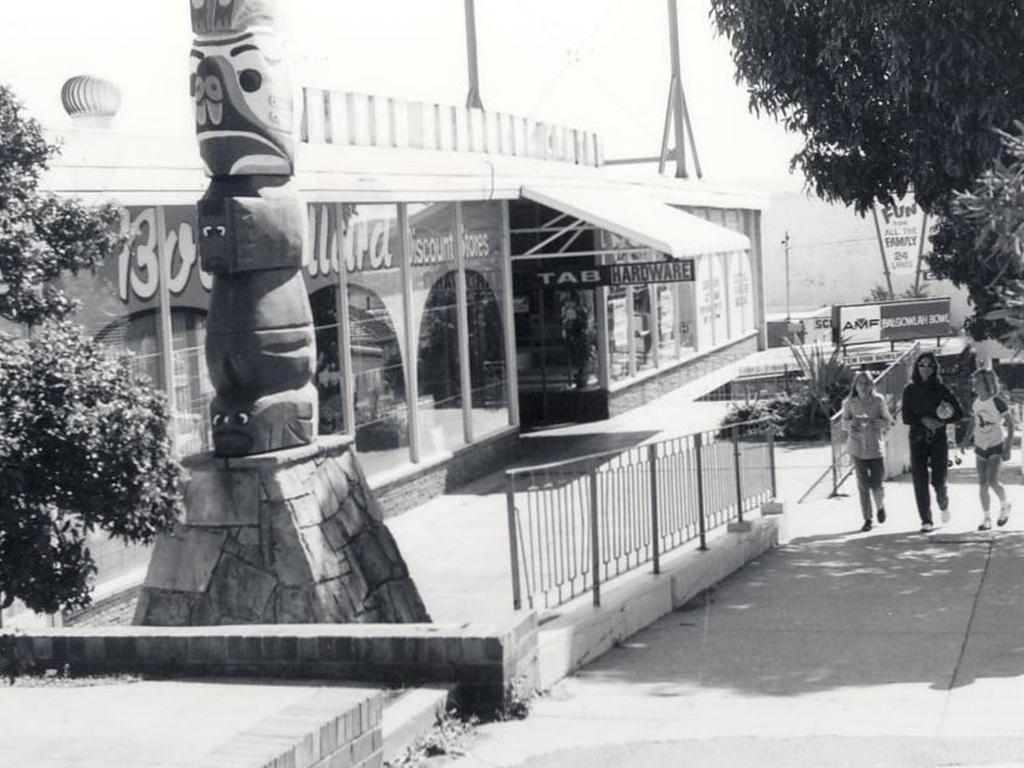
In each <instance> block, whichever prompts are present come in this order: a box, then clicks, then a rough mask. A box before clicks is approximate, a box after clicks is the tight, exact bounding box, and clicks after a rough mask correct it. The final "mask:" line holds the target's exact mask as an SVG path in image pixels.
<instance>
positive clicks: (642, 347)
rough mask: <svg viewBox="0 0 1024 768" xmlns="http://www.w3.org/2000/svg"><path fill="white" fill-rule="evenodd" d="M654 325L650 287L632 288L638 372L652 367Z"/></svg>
mask: <svg viewBox="0 0 1024 768" xmlns="http://www.w3.org/2000/svg"><path fill="white" fill-rule="evenodd" d="M654 323H655V318H654V317H653V313H652V311H651V286H649V285H635V286H633V337H634V339H635V343H634V345H633V349H634V354H635V355H636V369H637V370H638V371H645V370H647V369H649V368H653V367H654V333H653V328H654Z"/></svg>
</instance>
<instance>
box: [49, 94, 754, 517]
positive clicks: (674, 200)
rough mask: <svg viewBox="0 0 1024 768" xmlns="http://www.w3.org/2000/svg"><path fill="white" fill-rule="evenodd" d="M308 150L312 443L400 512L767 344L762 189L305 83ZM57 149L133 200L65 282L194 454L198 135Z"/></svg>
mask: <svg viewBox="0 0 1024 768" xmlns="http://www.w3.org/2000/svg"><path fill="white" fill-rule="evenodd" d="M301 137H302V145H301V147H300V148H299V151H298V168H297V174H296V177H297V181H298V184H299V187H300V189H301V191H302V193H303V195H304V197H305V203H306V208H307V212H308V233H309V234H308V250H307V254H306V258H305V265H304V266H305V269H304V274H305V278H306V284H307V287H308V290H309V296H310V300H311V303H312V306H313V313H314V323H315V326H316V340H317V348H318V352H317V355H318V360H317V374H316V385H317V388H318V390H319V394H320V432H321V434H333V433H348V434H353V435H354V437H355V445H356V449H357V451H358V454H359V458H360V461H361V462H362V464H363V466H364V468H365V470H366V472H367V475H368V477H369V479H370V482H371V484H373V485H374V486H375V488H376V489H377V493H378V495H380V497H381V499H382V501H383V502H384V507H385V509H386V510H388V512H389V513H395V512H398V511H400V510H401V509H403V508H405V507H407V506H408V504H409V503H410V500H411V499H421V498H423V493H424V491H425V490H427V491H428V492H430V491H431V490H434V491H436V490H438V489H441V488H444V487H450V486H451V485H453V484H457V483H458V482H460V481H462V480H465V479H467V478H469V477H471V476H474V475H478V474H480V473H481V472H484V471H486V470H488V469H490V468H493V467H494V466H495V465H496V464H497V463H498V462H500V461H501V460H502V459H504V458H505V457H507V455H508V453H509V451H510V450H511V449H512V447H513V443H514V440H515V436H516V434H517V432H518V430H519V428H520V426H526V427H531V426H535V425H539V424H545V423H552V422H555V421H558V422H562V421H566V420H583V419H600V418H604V417H607V416H608V415H609V414H610V413H616V412H619V411H621V410H623V409H626V408H629V407H631V406H632V405H633V404H636V403H638V402H643V401H646V400H647V399H649V398H650V397H651V396H652V395H654V394H656V393H658V392H662V391H666V390H668V389H671V388H673V387H675V386H678V384H679V383H680V382H681V381H683V380H685V379H686V378H688V377H690V376H693V375H696V373H697V372H698V371H704V370H706V369H707V368H708V367H709V366H716V365H720V364H723V363H725V362H727V361H729V360H732V359H735V358H736V357H737V356H741V355H744V354H747V353H749V352H751V351H754V350H756V349H757V348H759V346H763V345H764V331H765V319H764V318H765V313H764V288H763V286H764V280H763V264H762V259H761V247H760V219H761V210H760V208H761V202H760V201H759V200H758V199H757V198H756V197H754V196H751V195H746V194H742V193H736V192H730V191H727V190H722V189H718V188H716V187H715V186H714V185H711V184H709V183H707V182H705V181H689V180H678V179H669V178H666V177H661V176H657V175H655V174H653V173H651V174H650V175H649V176H645V177H637V176H635V175H633V176H626V175H622V174H621V172H620V173H616V172H615V171H614V169H613V168H611V167H602V155H601V143H600V140H599V137H597V136H596V135H594V134H592V133H586V132H583V131H579V130H573V129H569V128H564V127H560V126H554V125H549V124H544V123H537V122H534V121H530V120H525V119H520V118H515V117H512V116H509V115H504V114H495V113H491V112H485V111H483V110H480V109H468V108H464V107H449V106H442V105H437V104H427V103H409V102H403V101H398V100H395V99H389V98H380V97H373V96H367V95H359V94H352V93H338V92H327V91H319V90H313V89H305V90H303V91H302V124H301ZM56 138H59V140H60V141H61V142H62V144H63V151H62V153H61V155H60V157H59V159H58V160H57V161H56V162H55V163H54V166H53V168H52V171H51V173H50V174H49V175H48V176H47V178H46V180H45V183H46V186H47V187H48V188H50V189H52V190H55V191H57V192H59V193H60V194H66V195H74V196H77V197H81V198H83V199H85V200H86V201H94V202H100V201H105V202H106V201H113V202H116V203H118V204H119V205H121V206H123V210H124V223H125V227H126V229H127V230H128V232H129V233H130V241H129V243H128V245H127V247H126V248H125V249H124V251H122V252H121V253H120V254H117V255H116V256H114V257H112V258H110V259H109V260H108V261H107V262H106V263H105V264H104V265H103V267H102V268H101V269H100V270H99V271H98V272H97V274H95V275H89V276H83V277H79V278H76V279H75V280H73V281H71V282H70V283H69V287H70V289H71V291H72V292H73V293H74V295H76V296H77V297H78V298H79V299H81V303H82V307H81V311H80V313H79V316H78V318H77V319H78V321H79V322H80V323H81V324H82V325H84V326H85V327H86V328H87V330H88V332H89V333H90V334H91V335H93V336H94V337H95V338H96V339H97V340H99V341H102V342H103V343H104V344H106V345H107V346H108V347H109V348H110V350H111V351H112V353H115V354H128V355H130V356H131V357H132V359H133V360H134V361H135V362H136V364H137V365H138V367H139V369H141V370H142V371H144V372H145V373H147V374H148V375H149V376H150V378H151V379H152V380H153V381H154V382H155V383H156V385H157V386H160V387H162V388H163V389H164V390H165V391H166V392H167V394H168V398H169V402H170V404H171V408H172V410H173V419H174V430H173V432H174V436H175V440H176V443H177V448H178V451H179V453H180V454H181V455H183V456H185V455H188V454H191V453H195V452H199V451H205V450H207V449H209V447H210V443H209V440H210V438H209V434H210V429H209V415H208V412H207V411H208V401H209V399H210V397H211V395H212V390H211V385H210V382H209V379H208V376H207V373H206V366H205V361H204V355H203V341H204V327H205V317H206V312H207V309H208V303H209V299H210V288H211V284H212V279H211V276H210V275H207V274H205V273H204V272H203V271H202V270H201V269H200V263H199V259H198V254H197V252H196V218H195V202H196V200H197V199H198V197H199V196H200V195H201V194H202V192H203V190H204V188H205V186H206V184H207V179H206V177H205V176H204V174H203V172H202V169H201V167H200V163H199V157H198V153H197V151H196V147H195V141H194V139H190V138H189V137H182V138H180V139H178V138H174V137H167V136H151V137H148V136H140V135H126V134H123V133H120V132H117V131H114V130H110V129H103V128H84V127H83V128H73V129H72V130H70V131H66V132H62V133H61V134H60V135H59V136H58V137H56ZM425 485H426V486H429V489H425V488H424V486H425Z"/></svg>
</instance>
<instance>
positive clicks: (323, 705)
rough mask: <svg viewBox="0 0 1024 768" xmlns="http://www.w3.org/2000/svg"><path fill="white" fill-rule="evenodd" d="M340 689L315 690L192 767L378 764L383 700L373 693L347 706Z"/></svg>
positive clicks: (367, 767) (366, 767) (363, 767)
mask: <svg viewBox="0 0 1024 768" xmlns="http://www.w3.org/2000/svg"><path fill="white" fill-rule="evenodd" d="M350 698H351V696H350V695H346V693H345V692H343V691H338V690H333V691H332V690H325V691H320V692H318V693H316V694H314V695H313V696H310V697H309V698H308V699H306V700H304V701H301V702H298V703H297V704H293V705H291V706H289V707H285V708H284V709H282V710H281V711H280V712H278V713H276V714H274V715H272V716H271V717H268V718H266V719H265V720H263V721H262V722H259V723H257V724H256V725H254V726H253V727H252V728H249V729H248V730H246V731H243V732H242V733H239V734H238V735H237V736H235V737H234V738H233V739H231V740H230V741H228V742H227V743H226V744H223V745H222V746H220V747H218V748H217V749H215V750H214V751H213V752H211V753H210V754H208V755H207V756H206V757H205V758H203V759H202V760H201V761H199V762H198V763H196V764H195V768H224V767H225V766H244V768H278V767H279V766H289V767H290V768H333V767H334V766H345V767H346V768H379V766H381V765H383V762H384V735H383V729H382V727H381V723H382V719H383V710H384V707H383V703H382V700H381V695H380V694H379V693H375V694H373V695H372V696H370V697H369V698H367V699H364V700H363V701H360V702H358V703H355V704H352V703H351V702H348V701H346V699H350Z"/></svg>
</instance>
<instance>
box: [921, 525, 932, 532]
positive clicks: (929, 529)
mask: <svg viewBox="0 0 1024 768" xmlns="http://www.w3.org/2000/svg"><path fill="white" fill-rule="evenodd" d="M934 530H935V526H934V525H932V524H931V523H922V524H921V533H931V532H932V531H934Z"/></svg>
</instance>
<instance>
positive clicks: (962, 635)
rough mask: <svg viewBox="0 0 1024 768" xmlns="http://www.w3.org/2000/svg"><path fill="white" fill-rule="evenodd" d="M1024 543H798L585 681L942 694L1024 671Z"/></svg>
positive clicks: (895, 537)
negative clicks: (927, 689)
mask: <svg viewBox="0 0 1024 768" xmlns="http://www.w3.org/2000/svg"><path fill="white" fill-rule="evenodd" d="M1022 585H1024V534H1022V533H1018V532H1000V533H999V534H976V533H963V534H952V533H951V534H946V535H937V536H932V537H922V536H921V535H920V534H909V533H902V534H892V535H877V536H866V537H865V536H856V537H853V536H849V535H821V536H809V537H806V538H803V539H797V540H794V541H793V542H792V543H791V544H789V545H787V546H786V547H784V548H781V549H778V550H775V551H773V552H771V553H769V554H767V555H765V556H763V557H761V558H760V559H759V560H756V561H754V562H752V563H751V564H750V565H748V566H747V567H746V568H745V569H743V570H741V571H739V572H738V573H736V574H734V575H733V576H731V577H730V578H728V579H727V580H725V581H723V582H721V583H720V584H719V585H718V586H717V587H716V588H715V589H714V590H712V591H709V592H706V593H704V594H702V595H700V596H698V597H697V598H695V599H694V600H693V601H691V602H690V603H689V604H687V605H686V606H683V608H681V609H679V610H677V611H676V612H674V613H672V614H670V615H668V616H667V617H665V618H663V619H662V620H660V621H659V622H657V623H656V624H654V625H652V626H651V627H650V628H648V629H647V630H645V631H643V632H641V633H639V634H637V635H635V636H633V637H632V638H630V639H629V640H628V641H626V642H624V643H623V644H622V645H621V646H620V647H619V648H617V649H615V650H613V651H612V652H610V653H608V654H606V655H605V656H604V657H602V658H601V659H599V660H598V661H597V662H595V663H594V664H592V665H590V666H589V667H588V668H587V669H586V670H584V671H583V672H582V673H580V674H581V676H582V677H587V678H595V677H596V678H606V679H618V680H621V681H622V682H628V683H630V684H641V685H647V686H650V694H651V695H654V696H682V695H692V694H693V693H695V692H697V690H699V689H709V688H710V689H714V688H718V689H731V690H736V691H743V692H750V693H756V694H767V695H778V696H788V695H794V694H801V693H810V692H817V691H825V690H832V689H839V688H844V687H847V686H857V687H860V686H872V685H891V684H894V683H923V684H927V685H929V686H931V687H933V688H937V689H943V690H946V689H950V688H952V687H962V686H965V685H970V684H971V683H972V682H974V681H975V680H977V679H980V678H985V677H1015V676H1019V675H1021V674H1024V598H1022V597H1021V595H1022V594H1024V592H1022V590H1021V586H1022Z"/></svg>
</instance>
